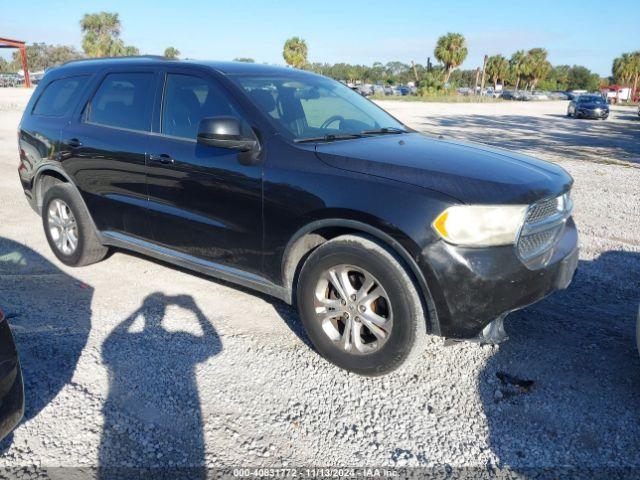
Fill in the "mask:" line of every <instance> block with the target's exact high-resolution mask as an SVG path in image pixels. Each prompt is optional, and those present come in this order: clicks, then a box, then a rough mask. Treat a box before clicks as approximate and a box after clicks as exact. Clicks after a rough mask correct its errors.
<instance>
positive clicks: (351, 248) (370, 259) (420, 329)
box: [297, 235, 427, 375]
mask: <svg viewBox="0 0 640 480" xmlns="http://www.w3.org/2000/svg"><path fill="white" fill-rule="evenodd" d="M297 301H298V309H299V312H300V316H301V318H302V322H303V324H304V325H305V328H306V331H307V334H308V335H309V338H310V339H311V341H312V342H313V344H314V346H315V347H316V349H317V350H318V352H319V353H320V354H321V355H322V356H324V357H325V358H326V359H327V360H329V361H330V362H332V363H334V364H336V365H338V366H339V367H342V368H344V369H346V370H350V371H352V372H356V373H359V374H363V375H382V374H385V373H388V372H391V371H392V370H395V369H396V368H398V367H399V366H401V365H402V364H404V363H405V362H407V361H410V360H413V359H415V358H417V357H418V356H419V354H420V353H421V352H422V351H423V349H424V343H425V339H426V335H427V333H426V319H425V317H424V313H423V308H422V303H421V301H420V298H419V296H418V292H417V289H416V287H415V285H414V283H413V281H412V279H411V277H410V275H409V273H408V272H407V271H406V269H405V268H404V267H403V265H402V263H401V262H400V260H399V259H398V258H397V257H396V256H395V254H394V253H393V252H391V251H390V250H388V249H387V248H386V247H385V246H383V245H381V244H379V243H377V242H375V241H373V240H371V239H369V238H367V237H364V236H359V235H345V236H342V237H338V238H336V239H333V240H330V241H329V242H327V243H325V244H323V245H321V246H320V247H318V248H317V249H316V250H315V251H314V252H313V253H312V254H311V255H310V256H309V258H308V259H307V261H306V262H305V264H304V266H303V267H302V270H301V272H300V278H299V282H298V291H297Z"/></svg>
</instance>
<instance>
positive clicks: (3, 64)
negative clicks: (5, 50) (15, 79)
mask: <svg viewBox="0 0 640 480" xmlns="http://www.w3.org/2000/svg"><path fill="white" fill-rule="evenodd" d="M13 71H14V70H13V69H12V68H11V64H10V63H9V62H7V61H6V60H5V59H4V58H2V57H0V73H10V72H13Z"/></svg>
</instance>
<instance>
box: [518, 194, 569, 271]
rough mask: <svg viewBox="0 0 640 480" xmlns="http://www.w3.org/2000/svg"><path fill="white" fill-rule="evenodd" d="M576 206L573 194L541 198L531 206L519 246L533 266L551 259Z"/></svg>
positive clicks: (520, 252) (520, 253)
mask: <svg viewBox="0 0 640 480" xmlns="http://www.w3.org/2000/svg"><path fill="white" fill-rule="evenodd" d="M572 208H573V205H572V203H571V198H570V196H569V193H565V194H563V195H560V196H559V197H555V198H550V199H545V200H541V201H539V202H537V203H534V204H533V205H531V206H530V207H529V210H528V211H527V215H526V217H525V222H524V225H523V227H522V230H521V231H520V236H519V238H518V243H517V249H518V255H519V256H520V258H521V259H522V261H523V262H524V263H525V264H526V265H527V266H529V267H530V268H540V267H542V266H544V265H546V263H547V262H548V261H549V259H550V255H546V254H548V253H551V248H552V247H553V245H554V244H555V243H556V241H557V240H558V238H559V237H560V234H561V233H562V230H563V229H564V224H565V222H566V221H567V219H568V218H569V216H570V215H571V210H572Z"/></svg>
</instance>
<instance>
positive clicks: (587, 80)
mask: <svg viewBox="0 0 640 480" xmlns="http://www.w3.org/2000/svg"><path fill="white" fill-rule="evenodd" d="M598 88H600V76H599V75H598V74H596V73H591V70H589V69H588V68H586V67H581V66H578V65H574V66H573V67H571V68H570V69H569V72H568V75H567V89H569V90H588V91H590V92H593V91H596V90H598Z"/></svg>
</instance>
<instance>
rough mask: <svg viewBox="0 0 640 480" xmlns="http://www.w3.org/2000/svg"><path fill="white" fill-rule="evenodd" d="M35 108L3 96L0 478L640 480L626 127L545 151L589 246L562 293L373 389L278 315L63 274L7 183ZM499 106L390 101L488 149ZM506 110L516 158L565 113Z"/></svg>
mask: <svg viewBox="0 0 640 480" xmlns="http://www.w3.org/2000/svg"><path fill="white" fill-rule="evenodd" d="M26 100H27V95H26V94H25V92H24V91H19V90H11V89H0V211H1V214H2V217H1V218H2V221H1V222H0V305H1V306H2V307H3V308H4V309H5V310H6V312H7V313H8V314H9V315H10V317H11V318H10V323H11V324H12V326H13V328H14V331H15V334H16V339H17V342H18V346H19V349H20V351H21V355H22V359H23V364H24V373H25V379H26V394H27V415H26V418H25V420H24V422H23V423H22V424H21V425H20V426H19V428H18V429H17V430H16V431H15V433H14V435H13V437H12V438H10V439H9V440H7V441H5V442H3V443H2V444H0V452H1V453H0V468H1V467H16V466H27V465H34V466H37V467H78V466H85V467H91V466H93V467H95V466H102V467H105V466H111V467H125V466H135V467H141V466H148V467H151V466H161V467H173V466H178V467H184V466H210V467H213V466H239V465H245V466H246V465H251V466H295V465H316V466H318V465H336V466H345V465H350V466H365V465H373V466H380V467H382V466H388V467H394V466H395V467H397V466H426V467H443V466H445V465H448V466H451V467H454V468H455V467H475V468H478V469H479V471H487V469H488V470H489V471H492V470H497V471H500V470H501V469H505V470H512V471H516V472H530V470H528V469H530V468H532V467H534V468H535V467H548V466H571V465H574V466H575V465H578V466H592V467H603V466H620V465H622V466H628V467H636V468H640V448H639V446H640V426H639V423H638V420H639V418H638V412H640V359H639V358H638V354H637V351H636V349H635V337H634V334H635V330H634V314H635V312H636V309H637V307H638V301H639V292H638V286H639V285H640V222H639V220H638V219H639V218H640V169H639V168H635V167H634V166H631V167H628V166H627V167H625V166H619V165H611V164H603V163H602V162H603V161H606V160H611V161H615V162H617V161H620V162H626V163H628V164H633V163H634V162H635V160H634V158H635V157H634V156H636V155H637V154H638V152H637V150H636V149H637V148H638V147H637V145H638V144H639V142H638V140H640V135H639V133H638V132H639V130H638V129H639V126H640V122H638V121H636V120H635V119H633V118H626V117H627V116H629V117H631V116H630V115H627V114H626V113H625V112H624V111H623V112H622V113H619V111H614V114H613V116H614V118H613V119H612V121H610V123H606V124H605V123H600V124H597V123H596V124H594V125H597V126H598V128H600V125H606V128H607V129H608V130H610V137H611V138H612V140H611V142H614V143H615V142H616V141H617V140H616V139H618V138H620V137H624V138H633V139H634V141H633V142H629V143H624V142H623V143H622V144H616V145H617V146H616V147H615V148H614V147H611V148H609V147H606V146H599V147H598V149H597V152H596V153H593V152H592V153H589V152H590V151H591V150H590V149H589V148H580V146H579V145H578V149H577V150H579V153H577V154H574V148H573V147H575V146H576V145H568V144H567V146H566V148H564V147H562V146H561V145H558V146H557V147H556V148H554V149H548V151H545V149H544V148H539V153H540V155H541V156H542V157H545V158H548V159H551V160H557V159H558V158H557V157H558V151H559V150H562V152H563V154H562V156H563V158H565V159H563V160H561V161H560V162H559V163H560V164H561V165H562V166H563V167H565V168H566V169H567V170H568V171H569V172H570V173H571V174H572V175H573V176H574V177H575V180H576V186H575V191H574V195H575V197H574V198H575V203H576V220H577V222H578V226H579V229H580V233H581V247H582V250H581V257H580V265H579V274H578V277H577V278H576V280H575V282H574V284H573V285H572V286H571V288H570V289H569V290H568V291H566V292H562V293H559V294H556V295H554V296H552V297H550V298H549V299H547V300H545V301H543V302H541V303H539V304H537V305H535V306H532V307H529V308H527V309H525V310H523V311H521V312H518V313H515V314H513V315H511V316H510V317H509V319H508V321H507V323H506V329H507V332H508V334H509V336H510V339H509V340H508V341H507V342H506V343H505V344H503V345H501V346H500V347H480V346H478V345H475V344H460V345H455V346H452V347H444V346H443V345H442V341H441V340H440V339H438V338H435V337H433V338H432V339H431V343H430V345H429V346H428V349H427V351H426V352H425V353H424V356H423V358H422V361H421V362H419V363H418V364H417V365H415V366H414V367H412V368H411V369H405V370H403V371H402V372H401V373H397V374H393V375H390V376H387V377H383V378H376V379H370V378H362V377H358V376H356V375H353V374H349V373H346V372H344V371H341V370H339V369H337V368H336V367H333V366H332V365H330V364H328V363H327V362H325V361H324V360H322V359H321V358H320V357H319V356H318V355H317V354H316V353H315V352H314V351H313V350H312V349H310V348H309V346H308V344H307V342H306V339H305V338H304V334H303V333H302V330H301V328H300V325H299V322H298V318H297V315H296V313H295V312H294V311H293V310H292V309H291V308H289V307H288V306H286V305H285V304H283V303H281V302H278V301H276V300H272V299H269V298H267V297H264V296H259V295H254V294H251V293H249V292H247V291H244V290H241V289H237V288H234V287H231V286H229V285H226V284H223V283H220V282H216V281H212V280H210V279H206V278H203V277H200V276H198V275H193V274H191V273H188V272H184V271H181V270H178V269H175V268H172V267H169V266H166V265H164V264H161V263H158V262H154V261H150V260H147V259H144V258H141V257H138V256H134V255H129V254H124V253H115V254H113V255H112V256H111V257H110V258H108V259H107V260H105V261H103V262H101V263H99V264H96V265H92V266H90V267H86V268H82V269H70V268H67V267H65V266H63V265H61V264H60V263H59V262H58V261H56V260H55V258H54V256H53V255H52V254H51V252H50V251H49V248H48V246H47V244H46V240H45V237H44V234H43V232H42V227H41V224H40V219H39V218H38V217H37V216H36V215H35V213H33V212H32V211H31V210H30V208H29V207H28V205H27V203H26V201H25V199H24V198H23V195H22V192H21V189H20V185H19V182H18V178H17V174H16V165H17V154H16V146H15V131H16V126H17V123H18V121H19V116H20V113H19V110H20V108H22V106H23V105H24V104H25V103H26ZM3 105H4V106H3ZM398 105H399V106H398ZM500 105H503V104H496V105H493V104H489V105H482V106H481V108H482V109H484V110H482V111H481V112H480V113H478V112H477V108H478V107H477V106H471V107H469V106H467V105H465V107H466V109H462V108H460V107H459V106H456V105H453V106H451V105H444V104H426V105H422V104H415V103H411V104H405V103H401V104H399V103H398V102H393V103H389V104H384V106H385V108H389V109H390V110H391V111H392V112H393V113H395V114H396V115H397V116H398V117H400V118H404V119H405V120H406V121H408V122H413V124H414V125H416V126H418V127H420V123H419V122H416V120H415V119H416V118H420V119H426V120H424V121H425V122H426V124H425V125H423V126H422V127H421V128H423V129H425V130H428V131H430V132H431V133H434V130H437V132H435V133H440V134H446V135H451V136H462V137H464V136H465V135H466V137H467V138H468V139H476V140H477V138H469V137H471V136H473V135H484V138H486V139H487V140H491V141H492V142H493V143H500V142H499V141H497V137H498V136H499V135H501V134H502V133H503V132H502V131H501V130H498V131H489V130H487V128H486V126H483V124H482V122H479V120H478V119H477V118H474V115H482V116H483V117H488V118H492V116H493V117H496V118H498V117H501V116H503V115H504V112H503V111H502V110H500V109H502V108H505V107H501V106H500ZM508 105H509V108H516V106H517V108H518V109H519V113H518V116H520V117H523V118H524V119H525V120H522V123H523V124H531V125H537V127H536V128H535V129H534V128H532V129H530V130H525V131H523V132H522V133H521V134H522V135H523V136H524V137H523V138H526V139H528V142H529V143H528V144H526V143H523V146H522V148H521V149H522V150H527V151H529V150H531V149H536V148H537V147H536V146H540V143H539V142H540V139H539V138H538V136H539V135H545V133H544V130H545V124H546V122H548V121H549V118H547V117H546V116H545V115H546V114H545V113H540V111H539V109H541V108H544V109H557V110H558V113H559V114H560V113H564V112H563V109H564V108H565V106H564V104H563V103H562V102H555V103H549V104H546V103H545V104H544V106H543V105H541V104H533V103H514V104H508ZM434 109H438V111H439V112H440V113H439V114H438V118H433V117H434V113H433V111H434ZM474 109H476V110H474ZM470 110H472V112H471V113H470V112H469V111H470ZM509 115H511V114H510V113H509ZM618 116H620V117H622V116H625V118H617V117H618ZM445 117H446V120H447V121H446V122H445V121H443V119H445ZM429 119H430V120H429ZM499 119H500V118H498V120H499ZM483 121H484V120H483ZM429 122H431V123H429ZM554 122H555V120H554ZM575 122H576V121H575V120H567V121H565V119H562V123H561V122H560V120H558V121H557V122H555V123H554V124H553V125H554V127H553V128H554V129H555V130H561V129H563V128H566V129H567V130H571V129H574V128H576V127H575V125H577V124H576V123H575ZM583 122H585V121H583ZM473 123H475V124H477V125H476V126H475V127H473V128H472V126H471V124H473ZM460 125H463V126H465V128H464V129H459V126H460ZM503 125H504V123H503ZM564 125H567V126H566V127H564ZM584 125H585V126H586V127H581V128H592V127H591V124H587V123H584ZM593 128H595V127H593ZM474 129H476V130H474ZM483 132H484V133H483ZM509 135H511V134H509ZM519 135H520V134H519ZM519 135H518V138H519ZM578 141H579V135H577V137H576V142H578ZM523 142H524V140H523ZM602 142H603V140H600V143H602Z"/></svg>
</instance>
